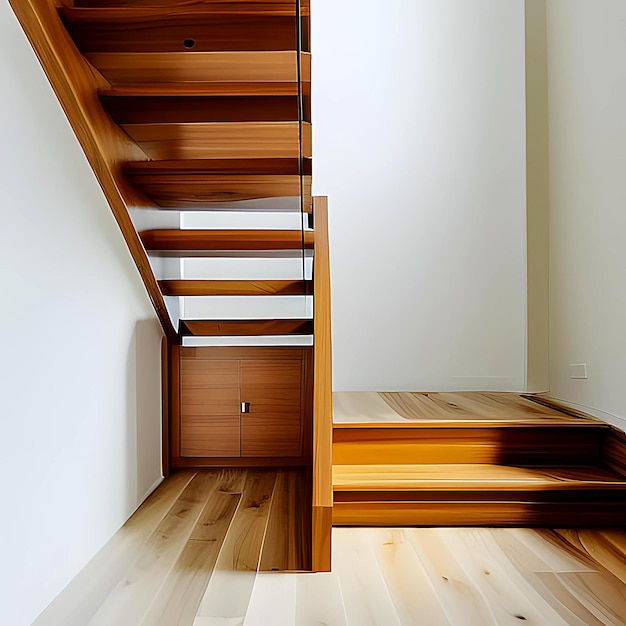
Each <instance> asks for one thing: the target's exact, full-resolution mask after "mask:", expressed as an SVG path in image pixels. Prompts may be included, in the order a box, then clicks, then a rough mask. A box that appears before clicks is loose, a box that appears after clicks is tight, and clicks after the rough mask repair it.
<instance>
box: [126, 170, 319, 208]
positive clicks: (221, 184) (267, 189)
mask: <svg viewBox="0 0 626 626" xmlns="http://www.w3.org/2000/svg"><path fill="white" fill-rule="evenodd" d="M146 178H147V177H143V180H140V181H137V182H136V184H138V185H139V186H140V187H141V188H142V189H143V192H144V193H145V194H146V195H147V196H149V197H150V198H152V199H153V200H154V202H155V204H158V205H159V206H161V207H165V208H167V207H169V208H174V209H183V208H193V209H198V210H210V209H211V204H212V203H219V205H220V208H221V206H222V205H224V204H227V203H229V202H241V201H244V200H260V199H266V200H268V201H269V202H268V205H267V206H266V207H265V208H266V209H271V208H272V207H271V201H272V200H275V199H277V198H296V197H298V196H300V192H301V184H302V193H303V196H304V211H305V213H310V211H311V177H310V176H307V177H304V179H303V180H302V181H301V180H300V177H299V176H264V175H259V176H242V175H238V176H225V175H221V174H217V175H213V174H200V175H192V176H167V178H160V179H156V180H152V181H149V180H146ZM294 204H295V202H294ZM261 210H262V209H261Z"/></svg>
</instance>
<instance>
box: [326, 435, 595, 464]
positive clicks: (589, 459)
mask: <svg viewBox="0 0 626 626" xmlns="http://www.w3.org/2000/svg"><path fill="white" fill-rule="evenodd" d="M604 433H605V430H604V429H603V428H597V429H596V428H592V427H583V428H581V427H568V426H556V427H545V426H542V427H532V426H526V427H519V428H506V427H499V428H438V427H434V428H415V429H397V428H393V429H383V428H377V429H372V428H363V429H358V428H346V429H342V428H339V429H338V428H335V429H334V431H333V464H334V465H365V464H374V465H383V464H416V463H428V464H431V463H492V464H499V465H569V464H573V465H595V464H597V463H599V462H600V450H601V445H602V442H603V438H604Z"/></svg>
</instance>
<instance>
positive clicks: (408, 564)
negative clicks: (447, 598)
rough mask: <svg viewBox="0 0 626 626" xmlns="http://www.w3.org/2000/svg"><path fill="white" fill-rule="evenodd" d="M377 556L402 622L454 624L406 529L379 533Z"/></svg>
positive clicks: (408, 623)
mask: <svg viewBox="0 0 626 626" xmlns="http://www.w3.org/2000/svg"><path fill="white" fill-rule="evenodd" d="M376 537H377V539H378V542H377V544H376V548H375V550H376V558H377V560H378V563H379V567H380V569H381V571H382V573H383V577H384V579H385V583H386V585H387V588H388V589H389V593H390V595H391V599H392V602H393V604H394V607H395V609H396V612H397V614H398V617H399V619H400V624H402V625H403V626H410V625H412V624H429V626H440V625H441V626H452V624H451V622H450V620H449V619H448V617H447V616H446V614H445V611H444V609H443V607H442V606H441V603H440V602H439V599H438V598H437V597H436V595H435V594H434V593H433V592H434V588H433V586H432V582H431V581H430V580H429V578H428V575H427V574H426V572H425V570H424V568H423V566H422V564H421V562H420V560H419V558H418V556H417V554H416V553H415V551H414V550H413V548H412V546H411V544H410V543H409V542H408V541H407V538H406V535H405V530H404V529H398V528H394V529H386V532H381V533H377V535H376Z"/></svg>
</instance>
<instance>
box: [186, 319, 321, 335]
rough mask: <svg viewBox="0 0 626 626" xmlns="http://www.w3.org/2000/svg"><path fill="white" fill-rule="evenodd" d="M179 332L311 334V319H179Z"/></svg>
mask: <svg viewBox="0 0 626 626" xmlns="http://www.w3.org/2000/svg"><path fill="white" fill-rule="evenodd" d="M179 333H180V335H182V336H185V335H187V336H189V335H193V336H197V337H254V336H264V335H265V336H280V335H312V334H313V320H310V319H297V320H287V319H285V320H223V321H222V320H181V321H180V330H179Z"/></svg>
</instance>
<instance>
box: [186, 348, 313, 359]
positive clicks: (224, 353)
mask: <svg viewBox="0 0 626 626" xmlns="http://www.w3.org/2000/svg"><path fill="white" fill-rule="evenodd" d="M306 350H310V348H287V347H276V348H272V347H266V346H262V347H254V346H248V347H237V346H222V347H199V348H190V347H182V348H180V354H181V358H184V359H185V360H186V361H188V362H189V361H191V360H200V361H210V360H218V361H221V360H223V359H240V360H245V359H252V360H255V359H264V360H267V359H279V360H281V361H284V360H285V359H295V360H301V359H302V358H303V356H302V355H303V353H304V352H305V351H306Z"/></svg>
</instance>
